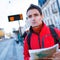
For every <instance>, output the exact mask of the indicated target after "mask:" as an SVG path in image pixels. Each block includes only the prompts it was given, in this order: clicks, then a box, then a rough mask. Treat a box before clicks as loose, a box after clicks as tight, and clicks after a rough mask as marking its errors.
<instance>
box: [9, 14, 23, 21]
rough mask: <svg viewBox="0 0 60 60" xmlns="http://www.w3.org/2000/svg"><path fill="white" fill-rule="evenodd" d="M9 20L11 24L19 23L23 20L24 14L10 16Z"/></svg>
mask: <svg viewBox="0 0 60 60" xmlns="http://www.w3.org/2000/svg"><path fill="white" fill-rule="evenodd" d="M8 20H9V22H11V21H17V20H23V15H22V14H18V15H10V16H8Z"/></svg>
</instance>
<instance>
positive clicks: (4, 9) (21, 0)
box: [0, 0, 38, 32]
mask: <svg viewBox="0 0 60 60" xmlns="http://www.w3.org/2000/svg"><path fill="white" fill-rule="evenodd" d="M31 3H32V4H36V5H38V0H29V1H28V0H0V28H4V31H5V32H12V28H15V29H18V27H19V24H18V21H14V22H9V21H8V16H9V15H14V14H21V13H22V14H23V20H22V21H20V26H22V27H23V26H24V25H25V20H26V10H27V8H28V7H29V5H30V4H31Z"/></svg>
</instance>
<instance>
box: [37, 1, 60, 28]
mask: <svg viewBox="0 0 60 60" xmlns="http://www.w3.org/2000/svg"><path fill="white" fill-rule="evenodd" d="M38 5H39V6H40V7H41V9H42V12H43V15H44V19H43V21H44V22H45V23H46V24H47V25H52V24H53V25H54V26H55V27H57V28H59V29H60V0H38Z"/></svg>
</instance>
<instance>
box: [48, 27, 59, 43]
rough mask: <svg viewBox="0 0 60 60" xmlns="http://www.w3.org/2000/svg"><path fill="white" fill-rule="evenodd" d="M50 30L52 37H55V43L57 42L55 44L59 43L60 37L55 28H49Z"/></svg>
mask: <svg viewBox="0 0 60 60" xmlns="http://www.w3.org/2000/svg"><path fill="white" fill-rule="evenodd" d="M49 28H50V31H51V34H52V36H53V37H54V41H55V44H56V43H58V41H59V40H58V39H57V38H58V35H57V33H56V32H55V30H54V27H49Z"/></svg>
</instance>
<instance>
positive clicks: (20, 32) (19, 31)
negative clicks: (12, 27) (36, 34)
mask: <svg viewBox="0 0 60 60" xmlns="http://www.w3.org/2000/svg"><path fill="white" fill-rule="evenodd" d="M18 24H19V33H20V35H21V36H22V32H21V27H20V21H19V20H18Z"/></svg>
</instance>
